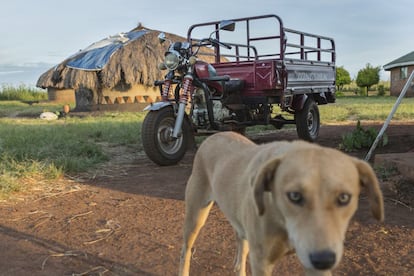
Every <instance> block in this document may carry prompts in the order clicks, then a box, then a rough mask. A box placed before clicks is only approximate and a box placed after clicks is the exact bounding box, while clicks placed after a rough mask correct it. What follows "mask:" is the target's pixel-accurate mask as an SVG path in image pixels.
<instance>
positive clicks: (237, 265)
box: [234, 233, 249, 276]
mask: <svg viewBox="0 0 414 276" xmlns="http://www.w3.org/2000/svg"><path fill="white" fill-rule="evenodd" d="M236 241H237V252H236V259H235V262H234V272H236V273H237V275H239V276H246V262H247V255H248V254H249V243H248V242H247V240H245V239H242V238H240V237H239V235H238V234H237V233H236Z"/></svg>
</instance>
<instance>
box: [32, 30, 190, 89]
mask: <svg viewBox="0 0 414 276" xmlns="http://www.w3.org/2000/svg"><path fill="white" fill-rule="evenodd" d="M139 29H145V28H143V27H142V26H139V27H138V28H136V29H134V30H133V31H137V30H139ZM159 33H160V32H159V31H154V30H149V32H148V33H147V34H145V35H143V36H142V37H140V38H138V39H136V40H133V41H131V42H129V43H127V44H126V45H124V46H123V47H122V48H120V49H119V50H117V51H115V52H114V54H113V55H112V56H111V58H110V60H109V62H108V63H107V64H106V65H105V66H104V67H103V69H102V70H100V71H87V70H80V69H74V68H69V67H67V66H66V64H67V63H68V62H69V61H70V60H71V58H68V59H66V60H65V61H63V62H62V63H60V64H58V65H57V66H55V67H53V68H51V69H49V70H48V71H46V72H45V73H43V74H42V75H41V76H40V77H39V80H38V81H37V86H38V87H41V88H48V87H53V88H57V89H75V90H77V89H80V88H87V89H91V90H94V91H97V90H101V89H102V88H109V89H110V88H113V87H115V86H117V85H120V84H121V85H124V84H126V85H133V84H142V85H145V86H152V85H153V83H154V81H155V80H157V79H161V78H163V75H164V74H165V72H161V71H159V70H158V68H157V64H158V63H159V62H160V61H162V59H163V57H164V53H165V51H166V48H167V46H168V45H165V44H163V45H162V44H160V43H159V41H158V34H159ZM166 35H167V38H168V39H170V40H172V41H185V38H184V37H180V36H177V35H174V34H166Z"/></svg>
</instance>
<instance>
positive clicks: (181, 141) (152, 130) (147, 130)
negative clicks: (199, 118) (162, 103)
mask: <svg viewBox="0 0 414 276" xmlns="http://www.w3.org/2000/svg"><path fill="white" fill-rule="evenodd" d="M174 124H175V116H174V111H173V109H172V108H163V109H160V110H157V111H150V112H149V113H148V114H147V116H146V117H145V119H144V121H143V123H142V131H141V137H142V145H143V147H144V151H145V153H146V154H147V156H148V158H149V159H151V160H152V161H153V162H154V163H156V164H158V165H160V166H169V165H174V164H177V163H178V162H179V161H180V160H181V159H182V158H183V157H184V154H185V153H186V151H187V148H188V146H189V143H190V141H191V136H192V134H191V131H190V126H189V124H188V121H187V120H186V119H184V121H183V129H182V134H181V136H180V137H179V138H178V139H172V137H171V134H172V132H173V129H174Z"/></svg>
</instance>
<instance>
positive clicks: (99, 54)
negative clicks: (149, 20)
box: [66, 30, 148, 71]
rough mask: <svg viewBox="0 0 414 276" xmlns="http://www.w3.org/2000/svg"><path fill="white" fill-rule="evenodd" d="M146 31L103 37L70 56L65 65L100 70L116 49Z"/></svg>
mask: <svg viewBox="0 0 414 276" xmlns="http://www.w3.org/2000/svg"><path fill="white" fill-rule="evenodd" d="M146 33H148V31H147V30H140V31H131V32H128V33H121V34H118V35H115V36H110V37H108V38H105V39H103V40H101V41H98V42H96V43H94V44H92V45H90V46H89V47H87V48H86V49H83V50H81V51H79V52H78V53H76V54H75V55H73V56H72V57H70V58H69V61H68V62H67V63H66V66H68V67H70V68H74V69H80V70H89V71H99V70H102V69H103V68H104V67H105V65H106V64H107V63H108V62H109V60H110V58H111V56H112V55H113V54H114V53H115V52H116V51H117V50H118V49H120V48H122V47H124V46H125V45H126V44H128V43H129V42H131V41H134V40H136V39H138V38H140V37H142V36H143V35H145V34H146Z"/></svg>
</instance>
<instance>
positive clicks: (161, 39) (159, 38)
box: [158, 33, 167, 44]
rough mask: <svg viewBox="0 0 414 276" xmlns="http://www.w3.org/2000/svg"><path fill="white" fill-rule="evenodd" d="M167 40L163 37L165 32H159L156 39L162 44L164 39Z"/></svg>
mask: <svg viewBox="0 0 414 276" xmlns="http://www.w3.org/2000/svg"><path fill="white" fill-rule="evenodd" d="M166 40H167V38H166V37H165V33H160V34H159V35H158V41H159V42H160V43H161V44H163V43H164V42H165V41H166Z"/></svg>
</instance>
